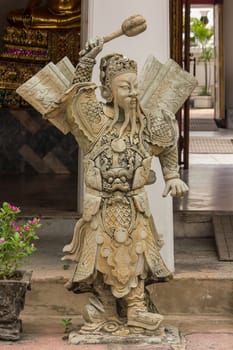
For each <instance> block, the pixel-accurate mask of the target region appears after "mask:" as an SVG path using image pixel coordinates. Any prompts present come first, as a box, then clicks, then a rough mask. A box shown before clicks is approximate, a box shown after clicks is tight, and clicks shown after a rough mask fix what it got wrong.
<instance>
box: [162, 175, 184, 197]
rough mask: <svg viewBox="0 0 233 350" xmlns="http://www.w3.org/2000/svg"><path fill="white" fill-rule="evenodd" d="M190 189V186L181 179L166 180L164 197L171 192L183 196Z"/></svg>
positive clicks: (172, 194) (175, 195)
mask: <svg viewBox="0 0 233 350" xmlns="http://www.w3.org/2000/svg"><path fill="white" fill-rule="evenodd" d="M188 190H189V188H188V186H187V185H186V183H185V182H184V181H182V180H181V179H170V180H167V181H166V184H165V188H164V191H163V197H166V196H167V195H168V193H169V192H171V196H172V197H182V196H184V195H185V193H186V192H188Z"/></svg>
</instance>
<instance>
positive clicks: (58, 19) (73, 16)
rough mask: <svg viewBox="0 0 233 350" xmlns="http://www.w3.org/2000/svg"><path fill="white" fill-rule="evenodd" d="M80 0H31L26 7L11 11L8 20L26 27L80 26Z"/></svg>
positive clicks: (17, 25) (18, 25) (15, 24)
mask: <svg viewBox="0 0 233 350" xmlns="http://www.w3.org/2000/svg"><path fill="white" fill-rule="evenodd" d="M80 9H81V1H80V0H66V1H64V0H46V1H44V0H29V1H28V4H27V5H26V8H23V9H18V10H14V11H11V12H10V13H9V15H8V22H9V23H10V24H12V25H14V26H16V27H25V28H40V29H41V28H51V29H53V28H54V29H56V28H66V29H67V28H77V27H78V28H80V12H81V10H80Z"/></svg>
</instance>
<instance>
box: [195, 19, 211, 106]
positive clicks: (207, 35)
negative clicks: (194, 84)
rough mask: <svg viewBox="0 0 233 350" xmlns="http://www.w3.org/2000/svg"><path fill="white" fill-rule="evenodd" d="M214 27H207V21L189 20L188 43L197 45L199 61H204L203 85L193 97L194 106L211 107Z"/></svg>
mask: <svg viewBox="0 0 233 350" xmlns="http://www.w3.org/2000/svg"><path fill="white" fill-rule="evenodd" d="M213 36H214V28H213V26H212V27H208V21H207V22H206V21H203V19H198V18H191V20H190V43H191V46H192V47H199V48H200V49H201V54H200V56H199V57H198V61H199V62H203V63H204V86H202V87H201V89H200V92H199V94H198V96H195V98H194V107H196V108H211V107H212V96H211V92H210V78H211V66H210V63H211V60H212V59H213V57H214V44H213Z"/></svg>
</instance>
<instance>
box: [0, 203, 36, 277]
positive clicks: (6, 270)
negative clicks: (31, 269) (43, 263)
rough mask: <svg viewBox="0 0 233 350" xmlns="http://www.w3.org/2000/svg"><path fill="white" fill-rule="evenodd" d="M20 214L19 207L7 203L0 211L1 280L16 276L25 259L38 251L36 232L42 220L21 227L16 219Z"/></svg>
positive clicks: (30, 221) (34, 220)
mask: <svg viewBox="0 0 233 350" xmlns="http://www.w3.org/2000/svg"><path fill="white" fill-rule="evenodd" d="M20 212H21V210H20V209H19V208H18V207H15V206H14V205H11V204H9V203H7V202H4V203H3V204H2V207H1V209H0V279H9V278H11V277H13V276H15V275H16V272H17V270H18V269H19V267H20V266H22V265H23V263H24V261H25V258H26V257H28V256H30V255H31V254H32V253H33V252H34V251H35V250H36V247H35V245H34V241H35V240H36V239H38V238H39V237H38V236H37V235H36V233H35V230H36V229H37V228H39V227H40V226H41V224H40V219H39V218H34V219H32V220H29V221H27V222H26V223H25V224H23V225H19V224H18V223H17V222H16V218H17V215H18V214H19V213H20Z"/></svg>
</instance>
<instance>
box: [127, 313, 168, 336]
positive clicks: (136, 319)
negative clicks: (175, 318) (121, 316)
mask: <svg viewBox="0 0 233 350" xmlns="http://www.w3.org/2000/svg"><path fill="white" fill-rule="evenodd" d="M162 320H163V316H162V315H160V314H154V313H152V312H148V311H144V310H129V311H128V323H127V325H128V326H131V327H139V328H143V329H148V330H151V331H152V330H156V329H158V327H159V325H160V323H161V322H162Z"/></svg>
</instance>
